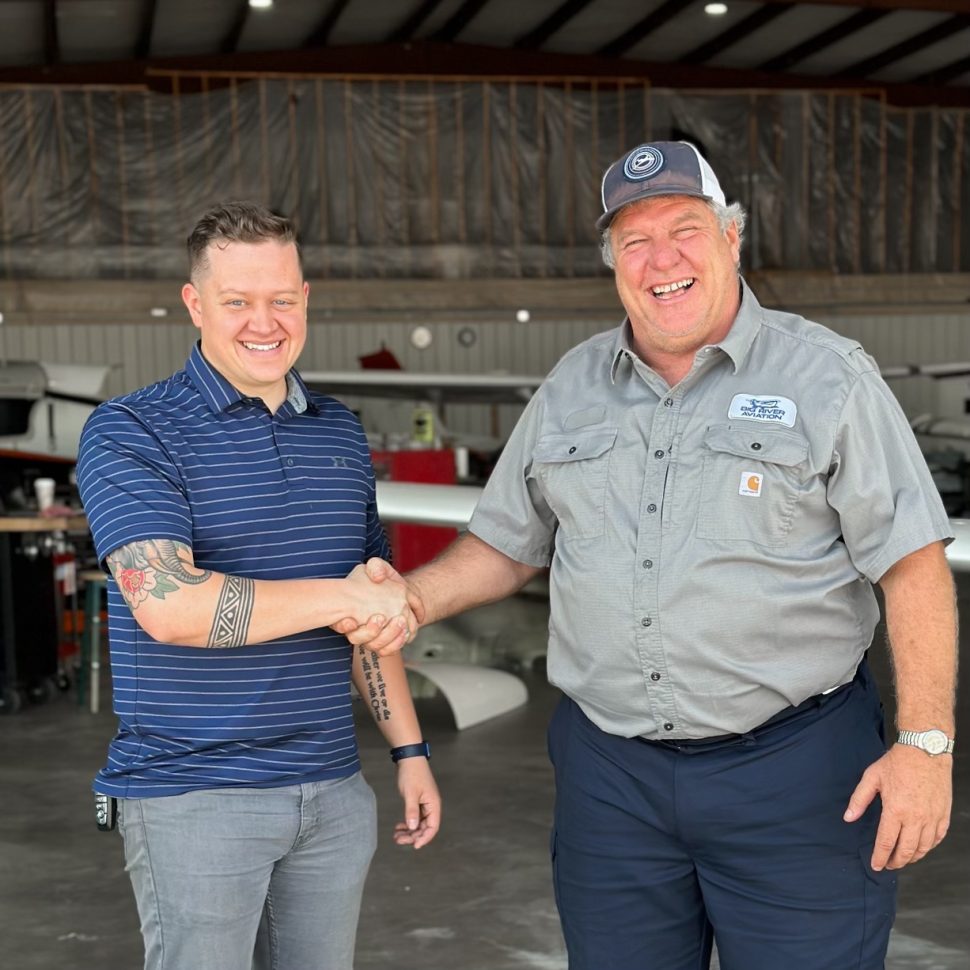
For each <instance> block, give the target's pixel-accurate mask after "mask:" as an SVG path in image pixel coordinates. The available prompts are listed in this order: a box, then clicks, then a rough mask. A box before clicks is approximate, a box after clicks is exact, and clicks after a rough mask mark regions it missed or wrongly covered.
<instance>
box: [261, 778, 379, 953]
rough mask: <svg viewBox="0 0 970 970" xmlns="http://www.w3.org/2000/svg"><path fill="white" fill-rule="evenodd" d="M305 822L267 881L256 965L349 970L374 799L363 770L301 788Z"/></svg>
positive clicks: (372, 843)
mask: <svg viewBox="0 0 970 970" xmlns="http://www.w3.org/2000/svg"><path fill="white" fill-rule="evenodd" d="M302 787H303V802H302V810H301V814H302V824H301V827H300V832H299V835H298V837H297V838H296V840H295V841H294V843H293V845H292V847H291V848H290V849H289V851H288V852H287V853H286V855H285V856H283V858H281V859H280V860H279V862H278V863H277V864H276V866H275V868H274V870H273V874H272V877H271V878H270V882H269V892H268V894H267V897H266V906H265V912H264V920H263V925H262V928H261V930H260V939H259V941H258V944H257V948H256V957H255V961H254V964H253V965H254V968H255V970H351V968H352V966H353V962H354V942H355V938H356V933H357V920H358V916H359V914H360V903H361V897H362V895H363V891H364V880H365V877H366V876H367V869H368V867H369V865H370V861H371V857H372V856H373V854H374V850H375V848H376V846H377V811H376V800H375V798H374V793H373V791H372V790H371V787H370V785H368V784H367V782H366V781H365V780H364V776H363V775H362V774H360V773H359V772H358V773H357V774H355V775H352V776H350V777H349V778H340V779H337V780H335V781H327V782H317V783H314V784H308V785H304V786H302Z"/></svg>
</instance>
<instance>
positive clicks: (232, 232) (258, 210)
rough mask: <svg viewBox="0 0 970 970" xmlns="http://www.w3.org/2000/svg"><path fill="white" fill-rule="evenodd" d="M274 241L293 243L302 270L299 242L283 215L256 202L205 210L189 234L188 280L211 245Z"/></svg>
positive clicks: (198, 269) (200, 269)
mask: <svg viewBox="0 0 970 970" xmlns="http://www.w3.org/2000/svg"><path fill="white" fill-rule="evenodd" d="M268 239H275V240H276V241H277V242H279V243H293V245H294V246H296V256H297V259H298V260H300V269H301V270H302V269H303V257H302V254H301V252H300V243H299V240H298V239H297V237H296V230H295V229H294V227H293V223H292V222H290V220H289V219H287V218H286V216H281V215H280V214H279V213H277V212H273V211H272V210H271V209H268V208H266V206H264V205H260V203H258V202H220V203H219V204H218V205H214V206H213V207H212V208H211V209H209V210H208V211H206V212H205V213H204V214H203V216H202V218H201V219H199V221H198V222H197V223H196V224H195V228H194V229H193V230H192V232H190V233H189V238H188V240H187V246H188V251H189V279H191V280H194V279H195V278H196V276H197V274H198V273H200V272H203V271H204V270H205V269H206V268H207V266H208V262H209V258H208V256H207V254H206V253H207V250H208V248H209V246H210V244H212V243H217V244H218V243H220V242H222V243H232V242H243V243H258V242H265V241H266V240H268Z"/></svg>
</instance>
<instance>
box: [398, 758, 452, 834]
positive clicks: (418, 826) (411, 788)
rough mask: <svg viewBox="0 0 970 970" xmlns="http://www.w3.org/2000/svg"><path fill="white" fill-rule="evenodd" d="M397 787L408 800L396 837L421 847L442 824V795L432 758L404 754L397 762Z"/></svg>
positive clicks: (405, 801) (405, 802)
mask: <svg viewBox="0 0 970 970" xmlns="http://www.w3.org/2000/svg"><path fill="white" fill-rule="evenodd" d="M397 788H398V791H399V792H400V793H401V798H402V799H403V800H404V821H403V822H398V823H397V825H395V826H394V841H395V842H396V843H397V844H398V845H412V846H414V848H415V849H420V848H421V846H423V845H427V844H428V843H429V842H430V841H431V840H432V839H433V838H434V837H435V836H436V835H437V834H438V827H439V826H440V825H441V795H440V794H438V786H437V785H436V784H435V780H434V776H433V775H432V774H431V766H430V765H429V764H428V759H427V758H420V757H418V758H402V759H401V760H400V761H399V762H398V763H397Z"/></svg>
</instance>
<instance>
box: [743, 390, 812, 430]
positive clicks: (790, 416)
mask: <svg viewBox="0 0 970 970" xmlns="http://www.w3.org/2000/svg"><path fill="white" fill-rule="evenodd" d="M797 414H798V407H797V406H796V404H795V402H794V401H793V400H791V398H787V397H779V396H778V395H776V394H735V395H734V397H733V398H731V406H730V407H729V408H728V417H729V418H745V419H747V420H750V421H767V422H769V423H772V424H783V425H785V426H786V427H788V428H793V427H794V426H795V416H796V415H797Z"/></svg>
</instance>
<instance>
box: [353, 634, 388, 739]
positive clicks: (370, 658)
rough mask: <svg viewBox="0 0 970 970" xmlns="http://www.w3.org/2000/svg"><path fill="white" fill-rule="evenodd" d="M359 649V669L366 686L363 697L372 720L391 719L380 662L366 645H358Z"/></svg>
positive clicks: (379, 721)
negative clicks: (365, 693) (365, 694)
mask: <svg viewBox="0 0 970 970" xmlns="http://www.w3.org/2000/svg"><path fill="white" fill-rule="evenodd" d="M357 649H358V650H359V651H360V669H361V672H362V673H363V675H364V682H365V684H366V686H367V696H366V697H365V698H364V700H365V701H367V704H368V706H369V707H370V712H371V714H372V715H373V717H374V720H375V721H377V723H378V724H380V723H381V722H382V721H389V720H390V719H391V708H390V707H389V706H388V703H387V684H386V683H385V682H384V673H383V671H382V670H381V662H380V659H379V658H378V656H377V654H376V653H371V651H370V650H368V649H367V648H366V647H358V648H357Z"/></svg>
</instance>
